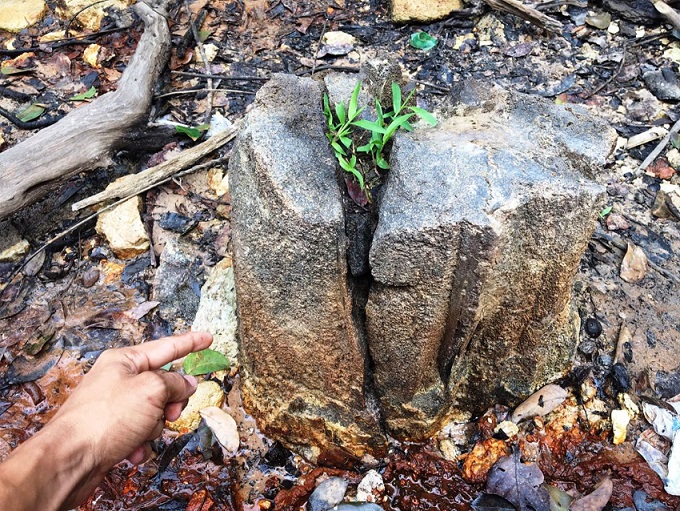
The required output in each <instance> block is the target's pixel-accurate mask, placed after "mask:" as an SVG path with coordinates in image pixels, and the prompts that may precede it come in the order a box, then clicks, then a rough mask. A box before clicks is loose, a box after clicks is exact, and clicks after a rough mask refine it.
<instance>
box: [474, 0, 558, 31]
mask: <svg viewBox="0 0 680 511" xmlns="http://www.w3.org/2000/svg"><path fill="white" fill-rule="evenodd" d="M484 1H485V2H486V3H487V4H488V6H489V7H491V8H492V9H496V10H498V11H503V12H508V13H510V14H514V15H515V16H518V17H520V18H522V19H523V20H526V21H528V22H530V23H533V24H534V25H536V26H537V27H539V28H542V29H545V30H547V31H549V32H553V33H555V34H559V33H561V32H562V29H563V28H564V27H563V26H562V23H560V22H559V21H557V20H556V19H555V18H552V17H550V16H548V15H546V14H543V13H542V12H540V11H538V10H536V9H534V8H533V7H529V6H527V5H524V4H523V3H521V2H519V1H518V0H484Z"/></svg>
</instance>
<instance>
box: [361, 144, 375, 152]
mask: <svg viewBox="0 0 680 511" xmlns="http://www.w3.org/2000/svg"><path fill="white" fill-rule="evenodd" d="M372 148H373V145H372V144H370V143H369V144H366V145H362V146H359V147H357V151H358V152H360V153H368V152H370V151H371V149H372Z"/></svg>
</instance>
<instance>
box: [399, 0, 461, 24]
mask: <svg viewBox="0 0 680 511" xmlns="http://www.w3.org/2000/svg"><path fill="white" fill-rule="evenodd" d="M462 8H463V2H462V0H392V9H391V13H392V21H394V22H395V23H408V22H411V21H415V22H430V21H437V20H440V19H443V18H446V17H447V16H449V15H450V14H451V13H452V12H453V11H458V10H460V9H462Z"/></svg>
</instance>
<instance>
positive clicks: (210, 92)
mask: <svg viewBox="0 0 680 511" xmlns="http://www.w3.org/2000/svg"><path fill="white" fill-rule="evenodd" d="M184 8H185V9H186V11H187V14H188V15H189V26H190V27H191V33H192V34H193V35H194V41H196V47H197V48H198V53H200V55H201V59H202V60H203V69H205V72H206V74H208V73H210V62H209V61H208V57H207V56H206V54H205V48H203V42H202V41H201V37H200V36H199V35H198V27H196V23H194V20H193V18H192V17H191V8H190V7H189V0H184ZM207 80H208V87H207V88H208V97H207V98H206V100H207V102H208V106H207V107H206V109H205V120H204V122H205V123H206V124H210V119H211V118H212V108H213V96H214V92H213V88H214V86H213V81H212V78H207Z"/></svg>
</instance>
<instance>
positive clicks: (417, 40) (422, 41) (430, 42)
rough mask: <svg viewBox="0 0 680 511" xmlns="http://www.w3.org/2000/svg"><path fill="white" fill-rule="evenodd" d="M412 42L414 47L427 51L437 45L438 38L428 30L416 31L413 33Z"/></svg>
mask: <svg viewBox="0 0 680 511" xmlns="http://www.w3.org/2000/svg"><path fill="white" fill-rule="evenodd" d="M410 43H411V46H413V47H414V48H418V49H419V50H425V51H427V50H431V49H432V48H434V47H435V46H437V38H436V37H432V36H431V35H430V34H428V33H427V32H416V33H415V34H412V35H411V40H410Z"/></svg>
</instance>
